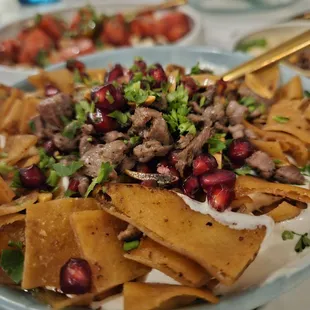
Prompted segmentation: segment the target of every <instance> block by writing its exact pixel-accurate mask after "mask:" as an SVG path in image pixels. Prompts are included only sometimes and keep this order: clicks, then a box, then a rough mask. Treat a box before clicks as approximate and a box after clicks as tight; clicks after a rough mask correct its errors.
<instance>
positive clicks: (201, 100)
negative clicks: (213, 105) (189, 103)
mask: <svg viewBox="0 0 310 310" xmlns="http://www.w3.org/2000/svg"><path fill="white" fill-rule="evenodd" d="M205 102H206V97H205V96H202V97H201V98H200V100H199V106H200V107H201V108H202V107H203V106H204V104H205Z"/></svg>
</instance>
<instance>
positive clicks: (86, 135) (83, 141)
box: [79, 124, 95, 156]
mask: <svg viewBox="0 0 310 310" xmlns="http://www.w3.org/2000/svg"><path fill="white" fill-rule="evenodd" d="M92 133H95V130H94V126H93V125H90V124H85V125H83V126H82V136H81V138H80V143H79V151H80V156H83V155H84V154H85V153H86V152H87V151H88V150H89V149H91V148H92V147H93V144H92V143H91V142H92V141H93V137H92V136H91V134H92Z"/></svg>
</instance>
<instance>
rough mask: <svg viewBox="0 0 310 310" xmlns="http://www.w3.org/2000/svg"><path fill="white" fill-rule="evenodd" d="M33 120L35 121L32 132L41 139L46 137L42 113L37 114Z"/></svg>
mask: <svg viewBox="0 0 310 310" xmlns="http://www.w3.org/2000/svg"><path fill="white" fill-rule="evenodd" d="M31 122H33V129H34V131H33V132H32V133H33V134H34V135H36V136H37V137H38V138H39V139H42V138H44V136H45V134H44V124H43V122H42V120H41V117H40V115H37V116H35V117H33V118H32V119H31Z"/></svg>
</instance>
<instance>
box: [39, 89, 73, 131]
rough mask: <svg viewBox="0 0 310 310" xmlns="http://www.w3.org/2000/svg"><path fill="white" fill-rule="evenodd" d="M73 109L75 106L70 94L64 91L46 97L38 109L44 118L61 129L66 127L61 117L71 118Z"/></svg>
mask: <svg viewBox="0 0 310 310" xmlns="http://www.w3.org/2000/svg"><path fill="white" fill-rule="evenodd" d="M73 110H74V106H73V104H72V100H71V98H70V96H69V95H66V94H63V93H61V94H57V95H55V96H53V97H49V98H46V99H44V100H42V101H41V102H40V104H39V105H38V111H39V113H40V116H41V118H42V120H44V122H46V123H49V124H51V125H53V126H55V127H56V128H59V129H62V128H63V127H64V123H63V121H62V120H61V117H66V118H69V119H71V118H72V116H73Z"/></svg>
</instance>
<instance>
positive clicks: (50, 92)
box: [45, 84, 60, 97]
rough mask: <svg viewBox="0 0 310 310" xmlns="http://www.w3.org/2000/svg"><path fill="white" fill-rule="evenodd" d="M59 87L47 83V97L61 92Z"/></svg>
mask: <svg viewBox="0 0 310 310" xmlns="http://www.w3.org/2000/svg"><path fill="white" fill-rule="evenodd" d="M59 92H60V91H59V89H58V88H57V87H56V86H54V85H51V84H48V85H45V96H46V97H53V96H55V95H57V94H58V93H59Z"/></svg>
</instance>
